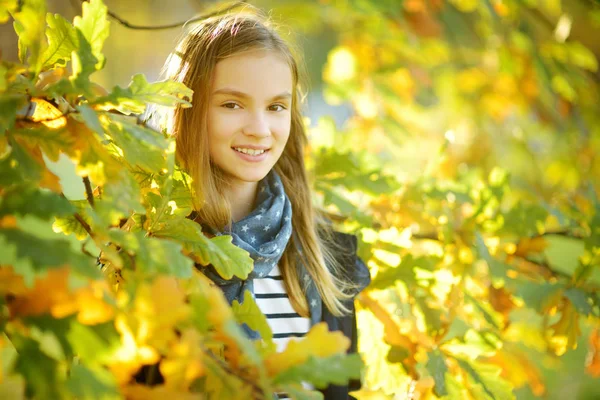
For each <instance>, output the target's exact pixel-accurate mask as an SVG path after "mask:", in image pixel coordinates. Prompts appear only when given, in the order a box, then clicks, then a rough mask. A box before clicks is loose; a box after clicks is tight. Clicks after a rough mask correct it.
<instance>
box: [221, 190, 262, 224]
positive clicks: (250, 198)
mask: <svg viewBox="0 0 600 400" xmlns="http://www.w3.org/2000/svg"><path fill="white" fill-rule="evenodd" d="M257 188H258V182H232V183H231V184H230V185H229V186H228V187H227V188H225V197H227V199H228V200H229V204H230V205H231V218H232V220H233V222H237V221H239V220H241V219H243V218H244V217H246V216H247V215H248V214H250V213H251V212H252V210H253V209H254V202H255V201H256V191H257Z"/></svg>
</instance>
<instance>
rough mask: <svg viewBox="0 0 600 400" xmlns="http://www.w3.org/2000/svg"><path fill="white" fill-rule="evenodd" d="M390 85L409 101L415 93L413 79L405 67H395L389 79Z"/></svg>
mask: <svg viewBox="0 0 600 400" xmlns="http://www.w3.org/2000/svg"><path fill="white" fill-rule="evenodd" d="M389 83H390V87H391V88H392V90H393V91H394V92H395V93H396V94H397V95H398V96H400V97H402V98H403V99H404V100H406V101H411V100H412V99H413V97H414V95H415V81H414V80H413V78H412V75H411V74H410V71H409V70H408V69H406V68H399V69H397V70H396V71H395V72H394V73H393V74H392V75H391V76H390V79H389Z"/></svg>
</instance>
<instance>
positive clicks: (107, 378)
mask: <svg viewBox="0 0 600 400" xmlns="http://www.w3.org/2000/svg"><path fill="white" fill-rule="evenodd" d="M67 388H68V389H69V391H70V392H71V394H72V395H73V396H74V398H78V399H86V400H87V399H90V400H118V399H121V398H122V397H123V396H122V395H121V393H120V392H119V388H118V386H117V382H116V381H115V377H114V375H112V374H111V373H110V372H109V371H107V370H106V369H105V368H102V367H90V366H89V365H85V366H84V365H81V364H74V365H73V366H72V367H71V369H70V374H69V378H68V379H67Z"/></svg>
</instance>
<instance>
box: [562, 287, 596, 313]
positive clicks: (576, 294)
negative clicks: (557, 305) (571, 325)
mask: <svg viewBox="0 0 600 400" xmlns="http://www.w3.org/2000/svg"><path fill="white" fill-rule="evenodd" d="M565 296H566V297H567V298H568V299H569V300H571V303H573V305H574V306H575V309H576V310H577V312H578V313H580V314H582V315H585V316H586V317H587V316H589V315H593V316H595V317H600V297H599V296H598V293H588V292H585V291H583V290H581V289H579V288H569V289H567V290H565Z"/></svg>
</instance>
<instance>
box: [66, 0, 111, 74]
mask: <svg viewBox="0 0 600 400" xmlns="http://www.w3.org/2000/svg"><path fill="white" fill-rule="evenodd" d="M81 8H82V15H81V17H80V16H76V17H75V18H74V19H73V25H74V26H75V27H76V28H78V29H79V30H80V31H81V33H82V34H83V37H84V38H85V40H86V41H87V43H89V44H90V46H91V52H92V54H93V55H94V57H95V58H96V60H97V62H98V64H97V65H96V69H99V68H102V66H104V62H105V61H104V55H103V54H102V47H103V46H104V41H105V40H106V39H107V38H108V35H109V26H110V22H109V21H108V17H107V8H106V6H105V5H104V4H103V3H102V1H101V0H90V1H86V2H84V3H83V4H82V7H81Z"/></svg>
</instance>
